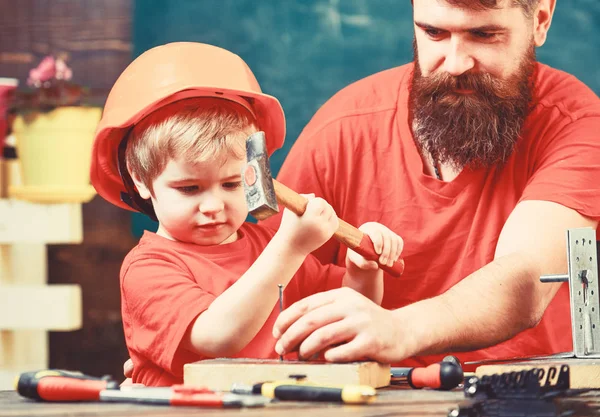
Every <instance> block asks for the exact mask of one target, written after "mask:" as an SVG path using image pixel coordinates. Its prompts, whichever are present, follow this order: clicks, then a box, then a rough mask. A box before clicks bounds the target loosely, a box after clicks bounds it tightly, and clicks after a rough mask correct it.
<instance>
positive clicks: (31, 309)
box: [0, 285, 81, 330]
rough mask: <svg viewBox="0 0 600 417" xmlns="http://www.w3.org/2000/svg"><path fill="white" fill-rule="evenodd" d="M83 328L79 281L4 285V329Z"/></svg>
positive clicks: (0, 318) (0, 291)
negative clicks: (56, 283)
mask: <svg viewBox="0 0 600 417" xmlns="http://www.w3.org/2000/svg"><path fill="white" fill-rule="evenodd" d="M79 328H81V288H80V287H79V285H48V286H41V285H40V286H37V285H2V286H0V329H2V330H21V329H44V330H77V329H79Z"/></svg>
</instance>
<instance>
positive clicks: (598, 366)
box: [475, 358, 600, 389]
mask: <svg viewBox="0 0 600 417" xmlns="http://www.w3.org/2000/svg"><path fill="white" fill-rule="evenodd" d="M560 365H569V377H570V380H569V383H570V387H571V388H573V389H579V388H600V359H582V358H569V359H554V360H536V361H529V362H519V363H501V364H493V365H482V366H479V367H478V368H477V370H476V371H475V375H476V376H478V377H481V376H483V375H492V374H501V373H505V372H518V371H523V370H529V369H532V368H544V369H546V370H547V369H548V368H549V367H551V366H554V367H557V368H558V367H559V366H560ZM551 382H552V381H551Z"/></svg>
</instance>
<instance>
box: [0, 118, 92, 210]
mask: <svg viewBox="0 0 600 417" xmlns="http://www.w3.org/2000/svg"><path fill="white" fill-rule="evenodd" d="M101 114H102V109H101V108H99V107H58V108H56V109H54V110H52V111H49V112H33V113H28V114H27V115H25V116H19V117H18V118H17V119H16V120H15V123H14V125H13V131H14V134H15V136H16V138H17V155H18V158H19V161H20V164H21V183H22V184H21V185H13V186H11V187H9V196H11V197H15V198H20V199H24V200H30V201H35V202H44V203H65V202H76V203H84V202H87V201H89V200H91V199H92V198H93V197H94V195H95V194H96V193H95V190H94V188H93V187H92V186H91V185H90V174H89V172H90V160H91V153H92V143H93V140H94V133H95V131H96V127H97V125H98V122H99V121H100V117H101Z"/></svg>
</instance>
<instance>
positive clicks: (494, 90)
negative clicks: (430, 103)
mask: <svg viewBox="0 0 600 417" xmlns="http://www.w3.org/2000/svg"><path fill="white" fill-rule="evenodd" d="M417 84H418V88H419V89H420V91H421V92H422V95H423V94H424V95H427V96H430V97H431V98H433V99H436V98H439V97H443V96H445V95H448V94H452V93H455V92H456V91H457V90H470V91H474V92H475V93H476V95H477V96H479V97H480V98H496V99H498V98H500V99H509V98H514V97H515V94H514V92H513V91H510V90H511V89H510V88H508V87H507V85H506V83H503V82H500V81H498V80H497V79H495V78H494V77H492V76H491V75H490V74H488V73H481V74H476V73H465V74H461V75H458V76H453V75H450V74H448V73H441V74H436V75H433V76H430V77H421V78H419V79H418V80H417Z"/></svg>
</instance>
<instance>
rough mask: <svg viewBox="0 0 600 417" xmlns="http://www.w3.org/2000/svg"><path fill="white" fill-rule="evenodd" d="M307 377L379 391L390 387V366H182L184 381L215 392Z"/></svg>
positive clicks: (235, 362)
mask: <svg viewBox="0 0 600 417" xmlns="http://www.w3.org/2000/svg"><path fill="white" fill-rule="evenodd" d="M298 374H300V375H306V378H307V380H309V381H311V382H314V383H318V384H324V385H343V384H361V385H369V386H371V387H373V388H381V387H385V386H388V385H389V384H390V366H389V365H383V364H380V363H377V362H352V363H320V362H303V361H279V360H277V359H270V360H259V359H209V360H204V361H199V362H194V363H188V364H186V365H184V367H183V382H184V383H185V384H191V385H196V386H205V387H209V388H211V389H214V390H224V391H226V390H229V389H230V388H231V386H232V385H233V384H234V383H242V384H255V383H258V382H262V381H274V380H282V379H288V378H289V376H290V375H298Z"/></svg>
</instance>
